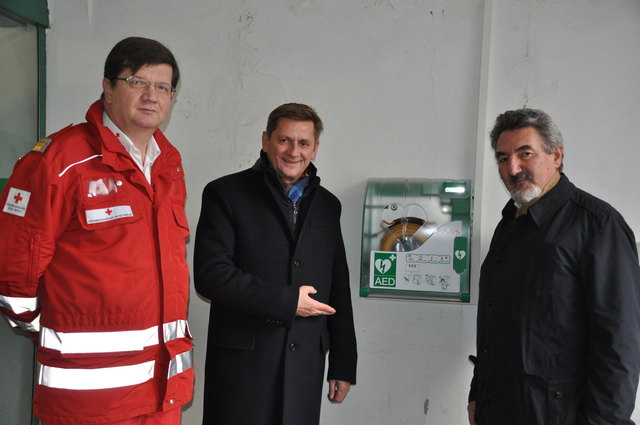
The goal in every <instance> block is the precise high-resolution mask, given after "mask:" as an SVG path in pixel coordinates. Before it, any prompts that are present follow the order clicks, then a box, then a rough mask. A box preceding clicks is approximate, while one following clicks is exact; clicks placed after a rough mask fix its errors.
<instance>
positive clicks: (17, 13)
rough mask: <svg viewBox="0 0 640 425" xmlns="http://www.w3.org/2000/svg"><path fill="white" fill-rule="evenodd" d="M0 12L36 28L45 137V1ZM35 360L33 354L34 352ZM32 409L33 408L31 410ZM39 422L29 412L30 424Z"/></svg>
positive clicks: (17, 3) (19, 2) (2, 4)
mask: <svg viewBox="0 0 640 425" xmlns="http://www.w3.org/2000/svg"><path fill="white" fill-rule="evenodd" d="M0 12H2V13H3V14H6V15H8V16H11V17H12V18H15V19H16V20H18V21H20V20H22V21H27V22H29V23H30V24H33V25H35V26H36V30H37V44H38V46H37V49H38V137H39V138H42V137H45V135H46V92H47V91H46V82H47V73H46V70H47V54H46V34H45V28H49V8H48V6H47V0H0ZM5 184H6V179H0V190H2V189H3V187H4V185H5ZM34 359H35V352H34ZM35 368H36V363H35V362H34V369H33V377H34V385H35V378H36V370H35ZM32 409H33V408H32ZM39 423H40V422H39V421H38V419H37V418H36V417H35V416H33V411H32V412H31V424H32V425H36V424H39Z"/></svg>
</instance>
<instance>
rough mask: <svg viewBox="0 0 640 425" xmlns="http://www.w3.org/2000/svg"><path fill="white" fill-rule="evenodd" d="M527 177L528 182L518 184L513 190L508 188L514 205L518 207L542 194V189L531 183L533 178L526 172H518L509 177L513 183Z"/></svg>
mask: <svg viewBox="0 0 640 425" xmlns="http://www.w3.org/2000/svg"><path fill="white" fill-rule="evenodd" d="M523 178H524V179H527V180H528V182H525V183H520V184H518V185H517V186H516V187H515V188H513V190H509V193H510V194H511V198H513V201H514V202H515V204H516V206H517V207H518V208H520V207H521V206H522V205H525V204H528V203H529V202H531V201H533V200H534V199H537V198H539V197H540V195H541V194H542V189H541V188H539V187H538V186H536V185H535V184H534V183H533V178H532V176H531V175H529V174H527V173H519V174H516V175H515V176H513V177H511V181H512V182H513V183H515V182H516V181H518V180H520V179H523Z"/></svg>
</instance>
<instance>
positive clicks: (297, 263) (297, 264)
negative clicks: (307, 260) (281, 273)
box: [293, 260, 302, 267]
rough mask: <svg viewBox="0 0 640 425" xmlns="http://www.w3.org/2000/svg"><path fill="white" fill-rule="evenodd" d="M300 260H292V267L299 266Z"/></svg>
mask: <svg viewBox="0 0 640 425" xmlns="http://www.w3.org/2000/svg"><path fill="white" fill-rule="evenodd" d="M301 264H302V262H301V261H300V260H293V267H300V265H301Z"/></svg>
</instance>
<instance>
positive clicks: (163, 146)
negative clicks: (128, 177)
mask: <svg viewBox="0 0 640 425" xmlns="http://www.w3.org/2000/svg"><path fill="white" fill-rule="evenodd" d="M102 113H103V106H102V100H97V101H95V102H94V103H93V104H92V105H91V106H90V107H89V110H88V111H87V114H86V116H85V118H86V120H87V122H88V123H89V124H90V125H91V126H93V128H94V129H95V130H96V131H97V132H98V137H99V139H100V140H98V141H96V142H95V143H100V146H95V148H96V150H98V151H99V152H101V153H102V163H103V164H105V165H108V166H110V167H113V168H114V169H115V170H118V171H122V170H129V169H135V168H137V166H136V165H135V163H134V162H133V159H132V158H131V157H130V156H129V154H128V153H127V151H126V150H125V148H124V146H122V143H120V140H118V138H117V137H116V136H115V135H114V134H113V133H112V132H111V130H109V129H108V128H107V127H105V126H104V125H103V123H102ZM153 137H154V138H155V140H156V142H157V144H158V147H159V148H160V151H161V154H160V156H158V158H157V159H156V161H155V162H154V164H153V166H154V169H157V170H160V169H162V167H163V165H165V164H179V163H180V162H181V158H180V153H179V152H178V150H177V149H176V148H175V147H173V145H172V144H171V143H170V142H169V140H167V138H166V137H165V136H164V134H162V131H160V129H157V130H156V131H155V133H153ZM152 173H153V174H155V173H154V171H152Z"/></svg>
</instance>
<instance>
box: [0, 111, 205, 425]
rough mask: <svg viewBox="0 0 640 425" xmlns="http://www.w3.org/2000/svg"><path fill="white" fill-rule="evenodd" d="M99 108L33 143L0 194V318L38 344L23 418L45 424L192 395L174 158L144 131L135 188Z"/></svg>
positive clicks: (127, 160)
mask: <svg viewBox="0 0 640 425" xmlns="http://www.w3.org/2000/svg"><path fill="white" fill-rule="evenodd" d="M102 112H103V109H102V102H100V101H97V102H96V103H94V104H93V105H92V106H91V107H90V109H89V111H88V112H87V115H86V118H87V121H88V122H87V123H83V124H79V125H75V126H69V127H67V128H65V129H63V130H61V131H59V132H58V133H55V134H53V135H52V136H50V142H49V143H48V145H46V146H45V149H41V150H40V151H38V145H36V148H34V151H32V152H29V153H28V154H27V155H25V156H24V157H23V158H22V159H20V160H19V161H18V162H17V163H16V166H15V168H14V171H13V174H12V175H11V177H10V178H9V181H8V182H7V185H6V187H5V189H4V191H3V192H2V195H1V196H0V206H2V212H0V235H2V239H3V242H2V244H0V310H1V311H2V313H3V314H5V315H6V316H7V317H8V318H9V320H10V322H12V323H13V324H14V325H16V326H21V327H22V328H24V329H26V330H28V331H32V332H34V333H35V332H37V333H38V334H39V335H38V336H39V345H38V355H37V360H38V380H37V383H36V391H35V396H34V409H35V414H36V416H38V417H40V418H42V419H45V420H47V421H50V422H52V423H64V424H76V423H77V424H83V425H84V424H99V423H103V422H112V421H117V420H121V419H126V418H130V417H134V416H138V415H143V414H147V413H153V412H159V411H166V410H171V409H174V408H177V407H179V406H181V405H183V404H185V403H187V402H188V401H189V400H190V399H191V396H192V391H193V375H194V374H193V367H192V352H191V346H192V344H191V336H190V334H189V330H188V326H187V322H186V318H187V300H188V295H189V287H188V286H189V283H188V282H189V271H188V266H187V262H186V255H185V239H186V237H187V236H188V234H189V229H188V224H187V218H186V215H185V212H184V202H185V184H184V172H183V169H182V164H181V158H180V154H179V153H178V151H177V150H176V149H175V148H174V147H173V146H172V145H171V144H170V143H169V141H168V140H167V139H166V138H165V137H164V136H163V135H162V133H161V132H160V131H159V130H158V131H156V132H155V134H154V137H155V139H156V141H157V143H158V146H159V147H160V150H161V152H162V153H161V154H160V156H159V157H158V158H157V159H156V161H155V162H154V164H153V167H152V176H151V185H149V183H148V182H147V180H146V178H145V177H144V175H143V173H142V172H141V171H140V169H139V168H138V167H137V165H136V164H135V163H134V162H133V160H132V159H131V157H130V156H129V154H128V153H127V152H126V151H125V149H124V148H123V146H122V144H121V143H120V141H119V140H118V139H117V138H116V137H115V136H114V134H113V133H112V132H111V131H110V130H109V129H107V128H106V127H104V126H102ZM3 343H4V344H6V343H10V342H6V341H5V342H3Z"/></svg>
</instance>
